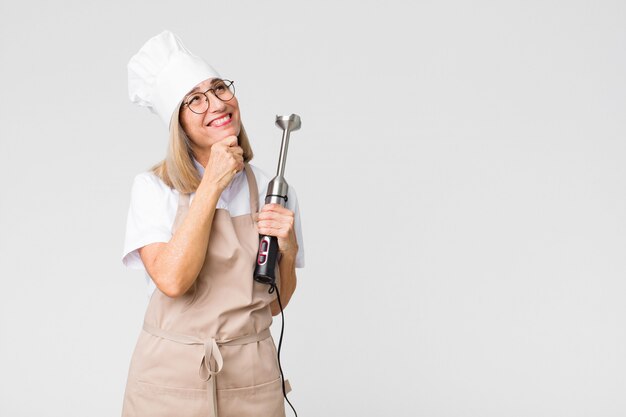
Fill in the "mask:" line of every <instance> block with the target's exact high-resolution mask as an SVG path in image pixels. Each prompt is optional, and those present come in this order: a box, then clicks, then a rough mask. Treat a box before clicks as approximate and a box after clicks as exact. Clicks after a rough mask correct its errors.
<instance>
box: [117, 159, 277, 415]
mask: <svg viewBox="0 0 626 417" xmlns="http://www.w3.org/2000/svg"><path fill="white" fill-rule="evenodd" d="M244 170H245V172H246V177H247V180H248V188H249V192H250V214H245V215H241V216H236V217H231V216H230V214H229V212H228V211H227V210H224V209H216V211H215V216H214V218H213V223H212V227H211V235H210V238H209V245H208V248H207V254H206V256H205V260H204V264H203V266H202V268H201V270H200V273H199V275H198V278H197V279H196V281H195V282H194V284H193V285H192V286H191V288H190V289H189V290H188V291H187V292H186V293H185V294H183V295H182V296H180V297H177V298H170V297H168V296H166V295H165V294H163V293H162V292H161V291H159V289H158V288H157V289H155V291H154V293H153V294H152V297H151V299H150V302H149V304H148V308H147V311H146V315H145V319H144V326H143V331H142V332H141V334H140V336H139V340H138V341H137V346H136V347H135V351H134V353H133V357H132V359H131V364H130V370H129V374H128V382H127V385H126V392H125V395H124V405H123V410H122V416H123V417H135V416H141V417H160V416H163V417H166V416H167V417H173V416H181V417H183V416H184V417H186V416H193V417H196V416H198V417H200V416H202V417H207V416H210V417H217V416H218V415H219V417H248V416H250V417H252V416H255V417H257V416H264V417H284V415H285V409H284V403H283V392H282V385H281V379H280V372H279V369H278V361H277V358H276V347H275V345H274V341H273V339H272V337H271V335H270V331H269V326H270V324H271V323H272V314H271V312H270V307H269V304H270V302H271V301H272V300H273V299H274V298H275V295H274V294H268V289H269V286H267V285H265V284H260V283H258V282H256V281H255V280H254V279H253V278H252V275H253V272H254V264H255V260H256V256H257V249H258V244H259V235H258V231H257V228H256V223H255V218H256V215H257V213H258V210H259V199H258V195H259V193H258V188H257V184H256V179H255V177H254V173H253V172H252V169H251V168H250V166H249V165H248V164H245V168H244ZM189 201H190V196H189V194H181V195H180V198H179V203H178V210H177V212H176V218H175V220H174V225H173V232H175V231H176V229H177V228H178V227H179V226H180V225H181V223H182V221H183V220H184V218H185V216H186V215H187V212H188V210H189ZM173 232H172V233H173ZM276 272H277V273H278V268H277V269H276ZM277 275H278V274H277ZM277 278H278V277H277Z"/></svg>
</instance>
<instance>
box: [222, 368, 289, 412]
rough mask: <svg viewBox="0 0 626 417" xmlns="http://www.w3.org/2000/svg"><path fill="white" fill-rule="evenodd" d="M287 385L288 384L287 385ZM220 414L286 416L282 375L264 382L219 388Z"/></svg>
mask: <svg viewBox="0 0 626 417" xmlns="http://www.w3.org/2000/svg"><path fill="white" fill-rule="evenodd" d="M285 387H286V386H285ZM217 407H218V413H219V414H220V415H228V416H230V415H233V416H237V417H258V416H260V415H262V416H264V417H284V416H285V405H284V403H283V387H282V382H281V379H280V377H279V378H277V379H275V380H273V381H270V382H266V383H264V384H259V385H254V386H251V387H244V388H228V389H219V390H217Z"/></svg>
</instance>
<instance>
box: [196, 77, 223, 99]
mask: <svg viewBox="0 0 626 417" xmlns="http://www.w3.org/2000/svg"><path fill="white" fill-rule="evenodd" d="M220 81H223V80H222V79H221V78H213V79H212V80H211V87H213V86H214V85H215V84H217V83H218V82H220ZM200 90H201V88H200V87H195V88H194V89H193V90H191V91H190V92H188V93H187V95H189V94H191V93H196V92H198V91H200Z"/></svg>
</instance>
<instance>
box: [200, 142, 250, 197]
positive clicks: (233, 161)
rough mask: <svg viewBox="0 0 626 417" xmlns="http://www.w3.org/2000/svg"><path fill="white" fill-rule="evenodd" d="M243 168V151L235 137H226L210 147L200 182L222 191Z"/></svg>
mask: <svg viewBox="0 0 626 417" xmlns="http://www.w3.org/2000/svg"><path fill="white" fill-rule="evenodd" d="M243 167H244V163H243V149H242V148H241V146H239V145H238V144H237V136H228V137H226V138H224V139H222V140H221V141H219V142H216V143H214V144H213V146H211V155H210V156H209V161H208V163H207V166H206V167H205V170H204V175H203V177H202V182H205V181H207V182H209V183H210V184H213V185H215V186H217V187H218V188H219V189H220V190H224V189H225V188H226V187H227V186H228V184H230V182H231V181H232V180H233V178H234V177H235V174H236V173H237V172H239V171H241V170H243Z"/></svg>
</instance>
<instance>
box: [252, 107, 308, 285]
mask: <svg viewBox="0 0 626 417" xmlns="http://www.w3.org/2000/svg"><path fill="white" fill-rule="evenodd" d="M276 126H278V127H279V128H281V129H282V130H283V141H282V143H281V145H280V157H279V159H278V171H277V172H276V176H275V177H274V178H273V179H272V180H271V181H270V183H269V185H268V186H267V194H266V195H265V204H270V203H276V204H280V205H281V206H283V207H285V203H286V202H287V191H288V190H289V184H287V181H286V180H285V177H284V176H283V174H284V173H285V162H286V161H287V148H288V147H289V133H291V132H292V131H294V130H298V129H300V116H298V115H297V114H292V115H290V116H276ZM259 237H260V240H259V252H258V255H257V258H256V267H255V268H254V279H255V281H257V282H260V283H263V284H269V285H271V286H272V287H273V286H274V285H275V283H276V274H275V270H276V261H277V260H278V259H277V258H278V239H277V238H276V237H275V236H266V235H260V236H259Z"/></svg>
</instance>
